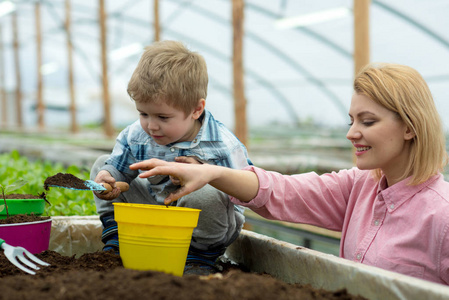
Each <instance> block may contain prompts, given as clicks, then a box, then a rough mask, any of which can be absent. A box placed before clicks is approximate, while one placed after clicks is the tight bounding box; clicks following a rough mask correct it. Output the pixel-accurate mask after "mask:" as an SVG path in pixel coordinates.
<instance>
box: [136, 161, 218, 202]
mask: <svg viewBox="0 0 449 300" xmlns="http://www.w3.org/2000/svg"><path fill="white" fill-rule="evenodd" d="M208 167H216V166H212V165H207V164H197V163H184V162H183V163H178V162H167V161H164V160H159V159H155V158H152V159H149V160H145V161H142V162H138V163H135V164H132V165H131V166H130V167H129V168H130V169H131V170H143V171H146V172H143V173H141V174H140V175H139V177H141V178H148V177H151V176H154V175H169V176H171V178H175V179H176V181H177V182H178V183H179V185H180V186H181V187H180V188H179V189H177V190H176V191H174V192H172V193H171V194H169V195H168V196H167V198H165V200H164V203H165V204H166V205H168V204H170V203H171V202H173V201H176V200H178V199H179V198H181V197H182V196H185V195H187V194H190V193H191V192H194V191H196V190H198V189H200V188H202V187H203V186H205V185H206V184H208V183H209V182H210V181H211V180H213V179H214V177H213V173H214V172H213V170H211V171H208V170H207V169H208Z"/></svg>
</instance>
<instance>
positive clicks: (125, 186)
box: [101, 181, 129, 194]
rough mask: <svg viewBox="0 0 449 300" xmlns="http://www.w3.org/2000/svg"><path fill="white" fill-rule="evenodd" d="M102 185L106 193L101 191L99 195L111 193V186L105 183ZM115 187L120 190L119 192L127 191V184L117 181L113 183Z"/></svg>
mask: <svg viewBox="0 0 449 300" xmlns="http://www.w3.org/2000/svg"><path fill="white" fill-rule="evenodd" d="M102 185H103V186H104V188H105V189H106V191H102V192H101V194H103V193H109V192H110V191H112V186H111V185H109V184H107V183H102ZM115 185H116V186H117V187H118V188H119V189H120V191H121V192H126V191H127V190H129V184H128V183H126V182H123V181H117V182H116V183H115Z"/></svg>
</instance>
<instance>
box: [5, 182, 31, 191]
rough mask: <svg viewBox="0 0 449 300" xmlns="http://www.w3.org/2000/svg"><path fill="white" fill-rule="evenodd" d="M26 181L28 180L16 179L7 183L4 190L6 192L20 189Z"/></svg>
mask: <svg viewBox="0 0 449 300" xmlns="http://www.w3.org/2000/svg"><path fill="white" fill-rule="evenodd" d="M27 183H28V181H26V180H18V181H16V182H14V183H13V184H10V185H7V186H6V188H5V190H6V191H7V192H12V191H15V190H17V189H20V188H21V187H22V186H24V185H25V184H27Z"/></svg>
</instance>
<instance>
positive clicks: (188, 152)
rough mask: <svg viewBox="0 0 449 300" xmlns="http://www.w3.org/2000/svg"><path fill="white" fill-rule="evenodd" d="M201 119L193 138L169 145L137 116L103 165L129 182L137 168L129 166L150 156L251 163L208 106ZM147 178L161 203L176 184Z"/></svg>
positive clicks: (236, 166) (165, 178)
mask: <svg viewBox="0 0 449 300" xmlns="http://www.w3.org/2000/svg"><path fill="white" fill-rule="evenodd" d="M201 119H202V120H201V121H202V125H201V128H200V130H199V132H198V134H197V135H196V137H195V138H194V139H193V140H192V141H185V142H179V143H172V144H168V145H158V144H157V143H156V142H155V141H154V140H153V139H152V138H151V137H150V136H149V135H148V134H147V133H146V132H145V131H144V130H143V128H142V126H141V125H140V121H139V120H137V121H136V122H134V123H133V124H131V125H129V126H128V127H126V128H125V129H124V130H123V131H122V132H121V133H120V134H119V135H118V137H117V140H116V144H115V146H114V149H113V150H112V153H111V156H110V157H109V159H108V160H107V161H106V165H105V166H104V167H103V168H102V169H103V170H108V169H109V170H110V168H114V169H116V170H118V171H119V172H120V173H121V174H122V175H123V177H122V178H115V179H116V180H120V181H126V182H131V180H133V179H134V178H136V177H137V176H138V175H139V172H140V171H138V170H130V169H129V166H130V165H131V164H133V163H136V162H140V161H144V160H147V159H150V158H158V159H161V160H165V161H174V160H175V157H177V156H194V157H195V158H197V159H198V160H200V161H201V162H203V163H209V164H214V165H219V166H224V167H229V168H234V169H242V168H244V167H246V166H248V165H252V163H251V161H250V159H249V158H248V153H247V149H246V148H245V146H244V145H243V144H242V143H241V142H240V141H239V140H238V139H237V137H236V136H235V135H234V134H233V133H232V132H231V131H230V130H229V129H228V128H226V126H225V125H224V124H222V123H221V122H220V121H218V120H215V119H214V117H213V116H212V114H211V113H210V112H209V111H208V110H205V111H204V113H203V115H202V117H201ZM148 182H149V186H148V189H149V192H150V194H151V195H152V196H153V197H155V199H156V200H157V201H158V203H161V204H163V201H164V199H165V197H167V195H168V194H169V193H170V192H172V191H174V190H176V189H177V188H178V186H175V185H173V184H172V182H171V180H170V179H169V177H168V176H165V175H157V176H153V177H151V178H148Z"/></svg>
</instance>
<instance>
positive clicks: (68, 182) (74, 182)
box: [44, 173, 129, 194]
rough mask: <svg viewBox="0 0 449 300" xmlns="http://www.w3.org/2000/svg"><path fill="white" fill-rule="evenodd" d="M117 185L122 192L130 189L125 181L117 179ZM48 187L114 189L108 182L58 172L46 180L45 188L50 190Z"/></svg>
mask: <svg viewBox="0 0 449 300" xmlns="http://www.w3.org/2000/svg"><path fill="white" fill-rule="evenodd" d="M115 184H116V186H117V187H118V188H120V190H121V191H122V192H126V191H127V190H129V184H128V183H126V182H123V181H117V182H116V183H115ZM48 187H60V188H65V189H72V190H91V191H95V192H99V193H100V194H101V193H104V192H107V193H109V192H110V191H112V187H111V185H109V184H107V183H97V182H95V181H93V180H82V179H79V178H78V177H76V176H74V175H72V174H63V173H58V174H56V175H54V176H50V177H48V178H47V179H46V180H45V183H44V188H45V189H46V190H48Z"/></svg>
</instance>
